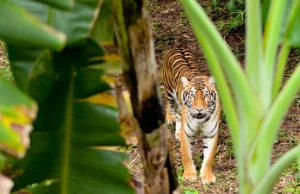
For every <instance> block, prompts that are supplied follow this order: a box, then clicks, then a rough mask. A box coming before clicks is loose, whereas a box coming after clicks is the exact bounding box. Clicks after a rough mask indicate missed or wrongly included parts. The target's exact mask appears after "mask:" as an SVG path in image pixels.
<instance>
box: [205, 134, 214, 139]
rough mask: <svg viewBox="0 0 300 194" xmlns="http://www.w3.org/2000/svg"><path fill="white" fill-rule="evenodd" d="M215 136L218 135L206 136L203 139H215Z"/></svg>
mask: <svg viewBox="0 0 300 194" xmlns="http://www.w3.org/2000/svg"><path fill="white" fill-rule="evenodd" d="M214 136H216V134H214V135H213V136H206V135H204V136H203V138H204V139H210V138H213V137H214Z"/></svg>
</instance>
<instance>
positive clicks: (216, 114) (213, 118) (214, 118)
mask: <svg viewBox="0 0 300 194" xmlns="http://www.w3.org/2000/svg"><path fill="white" fill-rule="evenodd" d="M216 106H217V104H216ZM219 108H220V106H218V109H217V112H216V115H215V117H214V118H213V120H215V119H216V117H217V115H218V112H219ZM215 109H216V107H215ZM215 109H214V110H215ZM214 110H213V111H214Z"/></svg>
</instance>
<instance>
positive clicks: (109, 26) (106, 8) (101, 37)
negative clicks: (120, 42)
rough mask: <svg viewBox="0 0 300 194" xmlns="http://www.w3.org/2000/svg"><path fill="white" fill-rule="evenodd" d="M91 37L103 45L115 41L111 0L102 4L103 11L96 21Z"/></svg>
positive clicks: (106, 0)
mask: <svg viewBox="0 0 300 194" xmlns="http://www.w3.org/2000/svg"><path fill="white" fill-rule="evenodd" d="M103 29H105V30H103ZM91 37H92V38H94V39H95V40H96V41H97V42H98V43H99V44H101V45H103V46H104V45H109V44H112V43H113V41H114V23H113V15H112V12H111V5H110V0H104V1H103V3H102V5H101V11H100V13H99V19H98V20H97V21H96V23H95V27H94V28H93V31H92V33H91Z"/></svg>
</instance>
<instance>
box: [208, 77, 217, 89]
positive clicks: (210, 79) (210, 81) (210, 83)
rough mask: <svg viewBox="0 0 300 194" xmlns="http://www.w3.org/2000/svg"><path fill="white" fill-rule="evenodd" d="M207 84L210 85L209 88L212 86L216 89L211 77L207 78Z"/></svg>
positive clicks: (213, 79)
mask: <svg viewBox="0 0 300 194" xmlns="http://www.w3.org/2000/svg"><path fill="white" fill-rule="evenodd" d="M208 84H209V85H210V86H212V87H214V88H215V87H216V84H215V78H214V77H213V76H210V77H209V78H208Z"/></svg>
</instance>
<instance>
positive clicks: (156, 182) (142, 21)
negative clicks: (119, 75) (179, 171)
mask: <svg viewBox="0 0 300 194" xmlns="http://www.w3.org/2000/svg"><path fill="white" fill-rule="evenodd" d="M111 3H112V11H113V15H114V23H115V31H116V36H117V42H118V47H119V54H120V56H121V63H122V68H123V75H124V78H125V81H126V85H127V87H128V89H129V91H130V98H131V103H132V106H133V112H134V116H135V117H136V119H137V121H138V123H139V129H138V131H137V133H138V138H139V148H140V154H141V156H142V159H143V164H144V173H145V174H144V175H145V179H144V184H143V186H144V192H145V193H146V194H154V193H155V194H159V193H161V194H167V193H176V192H177V191H179V189H178V183H177V176H176V173H175V170H174V166H173V162H172V161H173V154H172V149H173V146H172V142H170V140H169V135H168V129H167V126H166V124H165V119H164V113H163V109H162V106H161V102H160V99H159V96H158V90H159V87H158V84H157V68H156V63H155V55H154V46H153V41H152V34H151V31H150V24H149V21H148V19H147V16H146V11H145V1H144V0H111Z"/></svg>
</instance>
